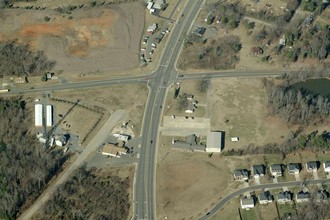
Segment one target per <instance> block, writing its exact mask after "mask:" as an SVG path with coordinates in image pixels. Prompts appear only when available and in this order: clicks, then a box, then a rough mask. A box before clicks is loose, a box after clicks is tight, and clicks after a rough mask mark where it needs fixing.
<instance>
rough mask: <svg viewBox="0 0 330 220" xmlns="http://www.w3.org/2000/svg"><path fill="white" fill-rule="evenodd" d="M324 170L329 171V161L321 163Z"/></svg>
mask: <svg viewBox="0 0 330 220" xmlns="http://www.w3.org/2000/svg"><path fill="white" fill-rule="evenodd" d="M323 168H324V172H327V173H330V161H326V162H324V163H323Z"/></svg>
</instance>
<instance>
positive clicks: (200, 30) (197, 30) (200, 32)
mask: <svg viewBox="0 0 330 220" xmlns="http://www.w3.org/2000/svg"><path fill="white" fill-rule="evenodd" d="M205 31H206V28H205V27H197V28H195V29H194V30H193V31H192V33H193V34H197V35H198V36H202V35H203V34H204V33H205Z"/></svg>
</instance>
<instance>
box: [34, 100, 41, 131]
mask: <svg viewBox="0 0 330 220" xmlns="http://www.w3.org/2000/svg"><path fill="white" fill-rule="evenodd" d="M34 121H35V126H36V127H40V126H42V104H36V105H35V106H34Z"/></svg>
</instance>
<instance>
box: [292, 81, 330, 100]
mask: <svg viewBox="0 0 330 220" xmlns="http://www.w3.org/2000/svg"><path fill="white" fill-rule="evenodd" d="M292 86H293V88H295V89H299V90H302V91H304V92H307V93H311V94H314V95H321V96H323V97H324V98H326V97H328V98H330V80H328V79H309V80H306V81H305V82H299V83H296V84H293V85H292Z"/></svg>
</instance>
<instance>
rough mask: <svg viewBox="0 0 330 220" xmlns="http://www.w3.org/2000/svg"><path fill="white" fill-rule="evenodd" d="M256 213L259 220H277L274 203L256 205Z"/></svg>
mask: <svg viewBox="0 0 330 220" xmlns="http://www.w3.org/2000/svg"><path fill="white" fill-rule="evenodd" d="M256 213H257V216H258V219H260V220H277V219H278V215H277V210H276V204H275V202H272V203H268V204H266V205H260V204H258V205H257V207H256Z"/></svg>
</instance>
